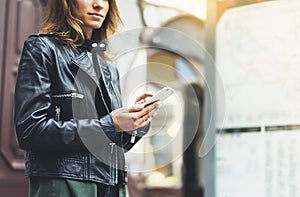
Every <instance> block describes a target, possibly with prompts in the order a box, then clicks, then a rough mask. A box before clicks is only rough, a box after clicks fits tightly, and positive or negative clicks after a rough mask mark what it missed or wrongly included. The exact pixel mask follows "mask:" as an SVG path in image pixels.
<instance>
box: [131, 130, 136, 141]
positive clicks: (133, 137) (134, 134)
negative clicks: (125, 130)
mask: <svg viewBox="0 0 300 197" xmlns="http://www.w3.org/2000/svg"><path fill="white" fill-rule="evenodd" d="M136 135H137V130H135V131H133V134H132V136H131V139H130V143H132V144H133V143H134V142H135V138H136Z"/></svg>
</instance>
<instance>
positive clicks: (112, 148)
mask: <svg viewBox="0 0 300 197" xmlns="http://www.w3.org/2000/svg"><path fill="white" fill-rule="evenodd" d="M109 145H110V146H111V149H110V153H113V152H114V146H115V145H116V143H113V142H112V143H109Z"/></svg>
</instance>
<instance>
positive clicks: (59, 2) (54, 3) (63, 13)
mask: <svg viewBox="0 0 300 197" xmlns="http://www.w3.org/2000/svg"><path fill="white" fill-rule="evenodd" d="M75 7H76V0H50V1H48V2H47V7H46V9H45V10H46V14H45V16H44V20H43V23H42V28H41V30H40V33H42V34H48V33H53V34H55V35H56V36H57V38H58V39H59V40H60V41H62V42H63V43H65V44H67V45H71V46H72V47H76V46H79V45H81V44H82V43H83V42H84V39H85V35H84V33H83V30H82V28H81V26H82V25H83V22H82V21H81V20H79V19H78V18H76V17H75V16H74V14H73V10H74V8H75ZM121 24H122V21H121V18H120V15H119V10H118V7H117V4H116V0H109V10H108V13H107V15H106V18H105V20H104V22H103V24H102V26H101V28H99V29H95V30H94V31H93V35H92V39H94V40H105V39H107V38H108V37H109V36H110V35H112V34H114V33H116V32H117V31H118V28H119V26H120V25H121Z"/></svg>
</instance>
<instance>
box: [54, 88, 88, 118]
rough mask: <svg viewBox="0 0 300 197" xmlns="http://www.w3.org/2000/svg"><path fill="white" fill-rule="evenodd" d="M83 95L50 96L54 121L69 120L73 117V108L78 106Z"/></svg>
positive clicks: (73, 93)
mask: <svg viewBox="0 0 300 197" xmlns="http://www.w3.org/2000/svg"><path fill="white" fill-rule="evenodd" d="M83 98H84V95H83V94H81V93H78V92H71V93H62V94H54V95H52V114H53V115H52V117H53V118H54V119H55V120H56V121H61V120H69V119H72V118H73V117H74V114H73V113H74V110H73V109H74V108H75V107H77V106H78V105H80V102H81V101H82V100H83Z"/></svg>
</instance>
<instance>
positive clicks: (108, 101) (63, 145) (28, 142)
mask: <svg viewBox="0 0 300 197" xmlns="http://www.w3.org/2000/svg"><path fill="white" fill-rule="evenodd" d="M98 60H99V62H100V64H101V69H102V73H103V76H99V75H100V74H99V72H98V73H97V69H99V68H97V69H95V68H94V65H93V62H92V61H91V59H90V58H89V54H88V50H87V49H86V46H84V47H78V48H72V47H68V46H66V45H63V44H61V43H60V42H58V41H57V40H56V39H55V36H54V35H52V34H44V35H42V34H39V35H32V36H30V37H29V38H28V39H27V40H26V41H25V44H24V48H23V53H22V56H21V60H20V63H19V68H18V75H17V82H16V87H15V117H14V119H15V129H16V134H17V139H18V143H19V146H20V147H21V148H22V149H24V150H25V160H26V174H27V175H28V176H44V177H61V178H71V179H79V180H88V181H95V182H99V183H103V184H107V185H118V184H125V183H126V178H125V177H126V173H125V171H124V169H125V159H124V152H126V151H128V150H129V149H130V148H132V146H133V145H134V144H135V143H136V142H137V141H138V140H139V139H140V138H141V137H142V136H143V135H144V134H145V133H147V131H148V130H149V125H148V126H147V127H144V128H140V129H138V133H139V137H138V138H137V140H136V142H135V143H130V138H131V132H115V128H114V123H113V120H112V117H111V115H110V113H109V112H111V111H112V110H114V109H117V108H120V107H122V101H121V91H120V85H119V73H118V70H117V68H116V67H115V66H113V65H111V64H108V63H107V62H106V61H104V60H103V58H101V55H99V56H98ZM95 150H96V151H95ZM91 152H92V153H93V154H91Z"/></svg>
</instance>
